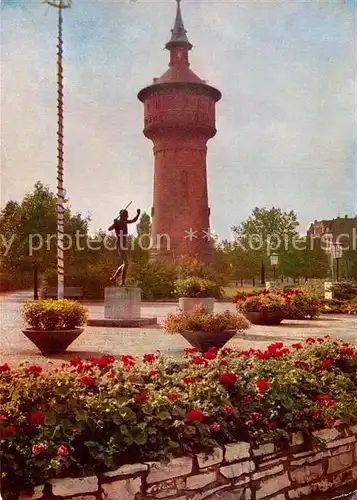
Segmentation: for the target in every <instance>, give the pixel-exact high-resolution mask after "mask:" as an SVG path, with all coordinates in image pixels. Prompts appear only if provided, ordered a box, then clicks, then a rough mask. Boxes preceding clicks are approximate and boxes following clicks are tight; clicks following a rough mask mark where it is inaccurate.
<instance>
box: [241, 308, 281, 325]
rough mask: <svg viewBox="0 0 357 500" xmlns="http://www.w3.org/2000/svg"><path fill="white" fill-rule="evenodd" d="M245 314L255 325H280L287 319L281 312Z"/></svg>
mask: <svg viewBox="0 0 357 500" xmlns="http://www.w3.org/2000/svg"><path fill="white" fill-rule="evenodd" d="M244 314H245V316H246V318H247V319H249V321H250V322H251V323H253V324H254V325H279V324H280V323H281V322H282V321H283V319H284V317H285V315H284V313H283V312H281V311H254V312H245V313H244Z"/></svg>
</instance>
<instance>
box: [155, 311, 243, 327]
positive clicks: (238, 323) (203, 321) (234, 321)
mask: <svg viewBox="0 0 357 500" xmlns="http://www.w3.org/2000/svg"><path fill="white" fill-rule="evenodd" d="M249 327H250V323H249V321H248V320H247V319H246V318H245V317H244V316H243V315H242V314H233V313H231V312H229V311H225V312H223V313H217V314H215V313H207V312H206V311H205V309H204V307H202V306H199V307H197V308H196V309H194V310H193V311H189V312H184V311H180V312H178V313H171V314H168V315H167V317H166V318H165V321H164V330H165V332H167V333H181V332H184V331H188V330H190V331H206V332H223V331H227V330H237V331H240V332H241V331H243V330H247V329H248V328H249Z"/></svg>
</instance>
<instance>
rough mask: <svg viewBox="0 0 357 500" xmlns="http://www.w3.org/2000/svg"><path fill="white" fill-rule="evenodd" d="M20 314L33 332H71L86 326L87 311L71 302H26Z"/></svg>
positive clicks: (77, 303) (76, 303)
mask: <svg viewBox="0 0 357 500" xmlns="http://www.w3.org/2000/svg"><path fill="white" fill-rule="evenodd" d="M22 314H23V317H24V319H25V321H26V322H27V323H28V325H29V326H30V328H33V329H35V330H73V329H74V328H76V327H78V326H82V325H85V324H86V321H87V310H86V308H85V307H83V306H82V305H81V304H79V302H75V301H72V300H37V301H34V302H27V303H26V304H24V305H23V307H22Z"/></svg>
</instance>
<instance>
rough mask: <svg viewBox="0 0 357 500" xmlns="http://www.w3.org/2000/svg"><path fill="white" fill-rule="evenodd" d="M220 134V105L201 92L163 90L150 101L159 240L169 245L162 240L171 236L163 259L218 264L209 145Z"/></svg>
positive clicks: (148, 111) (148, 120) (155, 234)
mask: <svg viewBox="0 0 357 500" xmlns="http://www.w3.org/2000/svg"><path fill="white" fill-rule="evenodd" d="M203 89H204V86H203ZM215 133H216V129H215V106H214V101H213V100H212V99H211V98H210V97H209V96H208V95H205V94H203V95H202V94H201V93H200V92H198V91H197V90H196V89H195V90H194V91H192V92H190V91H189V90H185V91H183V90H179V89H178V90H177V91H173V90H171V91H164V92H158V93H155V94H153V95H151V96H150V97H149V98H148V99H147V101H146V102H145V129H144V134H145V135H146V137H148V138H149V139H151V140H152V141H153V143H154V203H153V210H152V216H153V239H154V242H158V241H161V242H162V243H165V241H166V240H165V239H164V238H162V239H161V240H160V239H159V236H160V235H164V234H168V235H169V238H170V247H171V248H170V249H171V252H169V253H166V245H165V244H163V245H160V249H158V253H157V255H159V256H160V255H161V256H163V255H165V254H166V255H167V256H169V257H170V258H176V257H178V256H179V255H182V254H186V255H187V254H188V255H191V256H193V257H196V258H198V259H199V260H201V261H204V262H211V261H212V257H213V253H212V245H211V243H210V241H209V240H208V237H207V233H209V228H210V223H209V205H208V194H207V168H206V156H207V146H206V144H207V141H208V140H209V138H211V137H213V136H214V135H215ZM190 230H192V231H194V233H193V236H192V238H188V237H187V236H188V234H187V231H190Z"/></svg>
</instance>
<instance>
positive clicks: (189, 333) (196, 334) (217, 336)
mask: <svg viewBox="0 0 357 500" xmlns="http://www.w3.org/2000/svg"><path fill="white" fill-rule="evenodd" d="M180 333H181V335H182V336H183V337H184V339H186V340H187V342H189V343H190V344H191V345H192V346H193V347H196V349H198V350H199V351H201V352H207V351H208V349H209V348H210V347H216V348H217V349H221V347H223V346H224V345H225V344H226V343H227V342H228V341H229V340H231V338H233V337H234V336H235V334H236V333H237V331H236V330H224V331H222V332H207V331H203V330H197V331H194V330H186V331H184V332H180Z"/></svg>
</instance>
